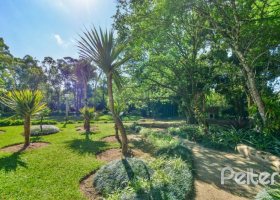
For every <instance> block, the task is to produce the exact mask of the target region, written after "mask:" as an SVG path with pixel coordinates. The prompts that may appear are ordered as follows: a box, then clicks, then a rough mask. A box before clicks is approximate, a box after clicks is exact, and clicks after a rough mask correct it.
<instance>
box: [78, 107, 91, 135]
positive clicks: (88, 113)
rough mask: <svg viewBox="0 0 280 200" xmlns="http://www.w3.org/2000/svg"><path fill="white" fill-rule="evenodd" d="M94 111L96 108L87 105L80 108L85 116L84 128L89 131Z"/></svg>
mask: <svg viewBox="0 0 280 200" xmlns="http://www.w3.org/2000/svg"><path fill="white" fill-rule="evenodd" d="M94 111H95V109H94V108H89V107H87V106H85V107H83V108H82V109H80V112H81V113H82V115H83V117H84V129H85V130H86V132H87V133H89V132H90V120H91V119H92V118H93V117H94Z"/></svg>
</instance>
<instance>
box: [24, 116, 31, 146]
mask: <svg viewBox="0 0 280 200" xmlns="http://www.w3.org/2000/svg"><path fill="white" fill-rule="evenodd" d="M24 139H25V141H24V147H27V146H29V144H30V116H26V117H25V118H24Z"/></svg>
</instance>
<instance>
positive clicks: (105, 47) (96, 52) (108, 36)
mask: <svg viewBox="0 0 280 200" xmlns="http://www.w3.org/2000/svg"><path fill="white" fill-rule="evenodd" d="M78 48H79V52H80V56H81V57H82V58H84V59H85V60H89V61H90V62H93V63H94V65H95V66H97V67H99V68H100V69H101V70H102V71H103V72H104V73H105V74H106V77H107V87H108V97H109V107H110V111H111V113H112V116H113V119H114V121H115V123H116V124H117V126H118V129H119V130H120V132H121V138H122V154H123V155H124V156H126V155H127V154H128V140H127V135H126V131H125V128H124V125H123V123H122V121H121V119H120V117H119V116H118V115H117V114H116V112H115V109H114V96H113V80H114V82H115V84H116V85H118V86H120V84H121V82H120V73H119V68H120V66H122V65H123V64H124V63H125V62H127V61H128V57H122V53H123V52H124V48H125V46H124V45H122V44H119V43H117V42H116V40H114V37H113V31H107V30H105V31H102V29H101V28H100V29H99V31H97V30H96V28H95V27H94V28H93V29H91V30H86V31H85V32H84V33H83V35H82V36H80V41H79V42H78Z"/></svg>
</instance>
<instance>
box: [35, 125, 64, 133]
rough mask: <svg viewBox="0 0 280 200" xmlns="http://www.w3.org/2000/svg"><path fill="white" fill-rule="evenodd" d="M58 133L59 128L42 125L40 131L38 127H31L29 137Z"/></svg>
mask: <svg viewBox="0 0 280 200" xmlns="http://www.w3.org/2000/svg"><path fill="white" fill-rule="evenodd" d="M58 132H59V128H58V127H56V126H53V125H43V126H42V131H41V128H40V126H32V127H31V136H41V135H49V134H53V133H58Z"/></svg>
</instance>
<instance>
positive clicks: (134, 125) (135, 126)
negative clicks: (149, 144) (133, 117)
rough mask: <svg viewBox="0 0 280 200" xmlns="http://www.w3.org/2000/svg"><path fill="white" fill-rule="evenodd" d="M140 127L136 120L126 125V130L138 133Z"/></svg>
mask: <svg viewBox="0 0 280 200" xmlns="http://www.w3.org/2000/svg"><path fill="white" fill-rule="evenodd" d="M141 129H142V127H141V126H139V125H138V124H137V123H136V122H133V123H132V124H131V125H130V126H128V127H127V130H128V131H130V132H133V133H139V132H140V131H141Z"/></svg>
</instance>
